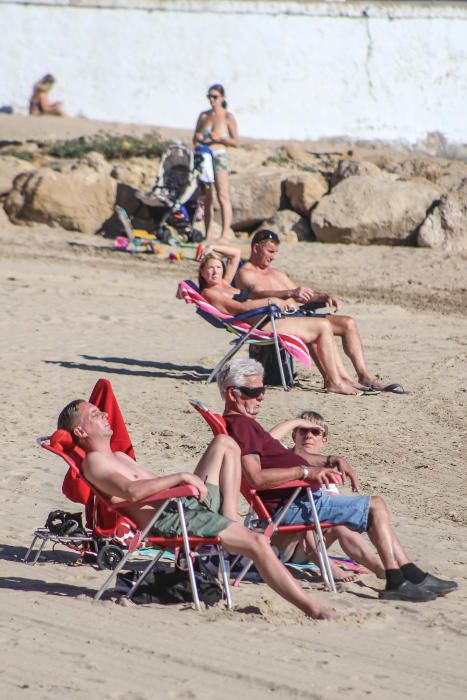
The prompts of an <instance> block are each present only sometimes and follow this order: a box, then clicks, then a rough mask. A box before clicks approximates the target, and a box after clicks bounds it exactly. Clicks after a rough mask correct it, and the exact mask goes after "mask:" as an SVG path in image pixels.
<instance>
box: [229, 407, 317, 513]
mask: <svg viewBox="0 0 467 700" xmlns="http://www.w3.org/2000/svg"><path fill="white" fill-rule="evenodd" d="M224 419H225V422H226V424H227V430H228V432H229V435H230V436H231V437H233V439H234V440H235V442H236V443H237V444H238V445H239V446H240V450H241V453H242V457H243V456H244V455H251V454H257V455H259V459H260V462H261V469H274V468H284V467H300V466H302V465H303V464H305V463H306V460H304V459H303V457H300V456H299V455H297V454H295V452H292V450H289V449H287V447H284V445H283V444H282V443H281V442H280V441H279V440H276V439H275V438H273V437H271V435H270V434H269V433H268V432H266V430H265V429H264V428H263V427H262V426H261V425H260V424H259V423H258V422H257V421H256V420H254V419H253V418H248V417H247V416H241V415H232V416H224ZM258 493H259V495H260V496H261V498H262V500H263V501H264V504H265V506H266V508H267V509H268V510H269V512H270V513H272V512H274V511H275V510H276V508H278V507H279V506H280V505H281V504H282V503H283V502H284V501H285V500H287V498H288V497H289V496H290V494H291V489H274V490H273V491H258Z"/></svg>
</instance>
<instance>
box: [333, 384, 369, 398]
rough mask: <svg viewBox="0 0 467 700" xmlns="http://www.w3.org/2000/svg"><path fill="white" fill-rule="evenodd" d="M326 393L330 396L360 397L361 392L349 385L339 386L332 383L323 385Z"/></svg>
mask: <svg viewBox="0 0 467 700" xmlns="http://www.w3.org/2000/svg"><path fill="white" fill-rule="evenodd" d="M324 388H325V389H326V391H327V392H329V393H332V394H345V395H346V396H361V395H362V392H361V391H359V390H358V389H356V388H355V387H354V386H352V385H351V384H345V383H344V382H342V383H339V384H333V383H332V382H327V383H326V384H325V385H324Z"/></svg>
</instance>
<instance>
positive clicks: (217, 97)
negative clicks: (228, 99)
mask: <svg viewBox="0 0 467 700" xmlns="http://www.w3.org/2000/svg"><path fill="white" fill-rule="evenodd" d="M206 97H207V98H208V100H218V99H219V97H220V95H211V94H208V95H206Z"/></svg>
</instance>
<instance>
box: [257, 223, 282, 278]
mask: <svg viewBox="0 0 467 700" xmlns="http://www.w3.org/2000/svg"><path fill="white" fill-rule="evenodd" d="M280 242H281V241H280V238H279V236H278V235H277V233H274V231H270V230H269V229H266V228H263V229H261V230H260V231H257V232H256V233H255V235H254V236H253V238H252V239H251V253H250V261H251V262H252V263H253V265H256V266H257V267H260V268H267V267H269V265H270V264H271V263H272V262H273V261H274V259H275V257H276V255H277V253H278V251H279V245H280Z"/></svg>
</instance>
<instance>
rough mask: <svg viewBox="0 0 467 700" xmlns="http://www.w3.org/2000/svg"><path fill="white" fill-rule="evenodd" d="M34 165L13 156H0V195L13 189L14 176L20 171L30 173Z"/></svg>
mask: <svg viewBox="0 0 467 700" xmlns="http://www.w3.org/2000/svg"><path fill="white" fill-rule="evenodd" d="M35 169H36V168H35V166H34V165H32V164H31V163H30V162H29V161H27V160H22V159H20V158H14V157H13V156H1V157H0V197H2V196H3V195H5V194H8V192H10V190H12V189H13V182H14V179H15V177H17V176H18V175H19V174H20V173H30V172H32V171H33V170H35Z"/></svg>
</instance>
